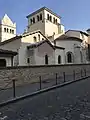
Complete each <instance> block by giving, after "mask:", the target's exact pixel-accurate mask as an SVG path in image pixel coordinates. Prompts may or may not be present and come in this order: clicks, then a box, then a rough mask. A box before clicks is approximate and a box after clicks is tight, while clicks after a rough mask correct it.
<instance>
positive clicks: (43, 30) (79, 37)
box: [0, 7, 90, 66]
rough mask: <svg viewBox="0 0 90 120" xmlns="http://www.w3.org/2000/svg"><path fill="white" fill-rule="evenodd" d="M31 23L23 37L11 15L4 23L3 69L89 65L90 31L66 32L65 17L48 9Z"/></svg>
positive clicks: (1, 28) (0, 33)
mask: <svg viewBox="0 0 90 120" xmlns="http://www.w3.org/2000/svg"><path fill="white" fill-rule="evenodd" d="M27 20H28V25H27V27H26V29H25V31H24V33H22V34H21V35H16V23H13V22H12V21H11V19H10V18H9V17H8V16H7V15H5V16H4V17H3V18H2V20H1V21H0V41H1V42H0V50H1V53H0V62H1V64H0V66H29V65H55V64H56V65H60V64H81V63H89V61H90V57H89V30H88V31H87V32H83V31H79V30H68V31H65V27H64V25H63V24H62V23H61V17H60V16H59V15H57V14H56V13H54V12H53V11H52V10H50V9H49V8H47V7H42V8H40V9H39V10H37V11H35V12H33V13H31V14H29V15H28V16H27ZM2 51H3V52H4V53H3V52H2Z"/></svg>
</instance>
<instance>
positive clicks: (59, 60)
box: [58, 55, 61, 64]
mask: <svg viewBox="0 0 90 120" xmlns="http://www.w3.org/2000/svg"><path fill="white" fill-rule="evenodd" d="M58 64H61V56H60V55H59V56H58Z"/></svg>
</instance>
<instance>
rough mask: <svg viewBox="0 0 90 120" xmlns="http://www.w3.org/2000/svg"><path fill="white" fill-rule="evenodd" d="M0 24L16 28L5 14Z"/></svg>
mask: <svg viewBox="0 0 90 120" xmlns="http://www.w3.org/2000/svg"><path fill="white" fill-rule="evenodd" d="M2 24H3V25H8V26H12V27H15V26H16V24H15V23H13V22H12V21H11V19H10V18H9V17H8V16H7V14H5V16H4V17H3V19H2Z"/></svg>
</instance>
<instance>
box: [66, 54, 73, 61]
mask: <svg viewBox="0 0 90 120" xmlns="http://www.w3.org/2000/svg"><path fill="white" fill-rule="evenodd" d="M67 62H68V63H72V62H73V53H72V52H68V53H67Z"/></svg>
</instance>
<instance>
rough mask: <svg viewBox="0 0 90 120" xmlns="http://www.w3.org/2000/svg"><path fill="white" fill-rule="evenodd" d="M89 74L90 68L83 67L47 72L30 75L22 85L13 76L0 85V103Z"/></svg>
mask: <svg viewBox="0 0 90 120" xmlns="http://www.w3.org/2000/svg"><path fill="white" fill-rule="evenodd" d="M89 75H90V70H89V69H85V68H84V69H79V70H77V71H76V70H73V71H72V72H69V71H68V72H65V71H62V72H60V73H59V72H58V73H48V74H44V75H41V76H32V77H31V80H30V82H29V83H25V84H23V85H22V84H21V82H20V81H19V80H17V79H15V78H13V79H12V80H10V81H9V82H7V84H5V85H2V86H3V88H0V103H1V102H5V101H7V100H10V99H12V98H16V97H19V96H23V95H26V94H30V93H33V92H36V91H39V90H42V89H45V88H49V87H52V86H56V85H61V84H63V83H66V82H70V81H78V80H80V79H82V78H85V77H87V76H89ZM2 84H3V83H2Z"/></svg>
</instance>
